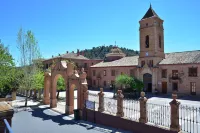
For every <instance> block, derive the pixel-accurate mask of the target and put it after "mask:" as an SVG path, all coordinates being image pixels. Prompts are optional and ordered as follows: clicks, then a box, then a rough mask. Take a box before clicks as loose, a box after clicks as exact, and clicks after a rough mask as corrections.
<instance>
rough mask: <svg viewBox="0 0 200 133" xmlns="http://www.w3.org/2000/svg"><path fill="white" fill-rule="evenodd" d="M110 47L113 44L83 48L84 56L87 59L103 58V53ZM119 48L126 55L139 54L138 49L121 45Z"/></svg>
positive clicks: (108, 50) (107, 51)
mask: <svg viewBox="0 0 200 133" xmlns="http://www.w3.org/2000/svg"><path fill="white" fill-rule="evenodd" d="M112 47H113V45H110V46H99V47H93V48H92V49H85V50H83V51H84V56H85V57H87V58H89V59H103V58H104V56H105V54H107V53H109V52H110V50H111V49H112ZM119 48H120V49H121V50H122V51H123V52H124V53H125V54H126V56H134V55H138V54H139V52H138V51H135V50H132V49H127V48H122V47H119Z"/></svg>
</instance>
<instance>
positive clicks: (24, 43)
mask: <svg viewBox="0 0 200 133" xmlns="http://www.w3.org/2000/svg"><path fill="white" fill-rule="evenodd" d="M17 43H18V49H19V51H20V67H21V69H22V72H23V77H22V78H21V82H20V85H19V87H20V88H21V89H24V90H25V91H26V99H25V106H27V100H28V91H30V90H32V89H35V88H34V87H35V84H34V83H35V82H34V75H36V73H37V72H38V69H40V68H39V67H38V64H37V62H35V61H37V60H38V59H40V58H41V56H40V52H39V48H38V43H37V41H36V38H35V35H34V33H33V32H32V31H30V30H28V31H26V32H24V31H23V29H22V28H20V29H19V32H18V34H17Z"/></svg>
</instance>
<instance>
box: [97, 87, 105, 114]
mask: <svg viewBox="0 0 200 133" xmlns="http://www.w3.org/2000/svg"><path fill="white" fill-rule="evenodd" d="M98 95H99V108H98V111H99V112H103V111H104V110H105V108H104V93H103V88H100V92H99V93H98Z"/></svg>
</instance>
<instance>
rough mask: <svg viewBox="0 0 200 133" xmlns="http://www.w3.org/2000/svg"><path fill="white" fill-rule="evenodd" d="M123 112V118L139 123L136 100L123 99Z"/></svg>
mask: <svg viewBox="0 0 200 133" xmlns="http://www.w3.org/2000/svg"><path fill="white" fill-rule="evenodd" d="M123 111H124V117H125V118H127V119H129V120H132V121H139V117H140V104H139V101H138V100H130V99H124V100H123Z"/></svg>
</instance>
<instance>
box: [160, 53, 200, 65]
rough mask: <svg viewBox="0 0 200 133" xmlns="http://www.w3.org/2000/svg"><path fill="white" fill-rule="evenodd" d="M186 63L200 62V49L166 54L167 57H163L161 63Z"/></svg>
mask: <svg viewBox="0 0 200 133" xmlns="http://www.w3.org/2000/svg"><path fill="white" fill-rule="evenodd" d="M186 63H200V50H199V51H185V52H174V53H168V54H165V59H163V60H162V61H161V62H160V63H159V64H186Z"/></svg>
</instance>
